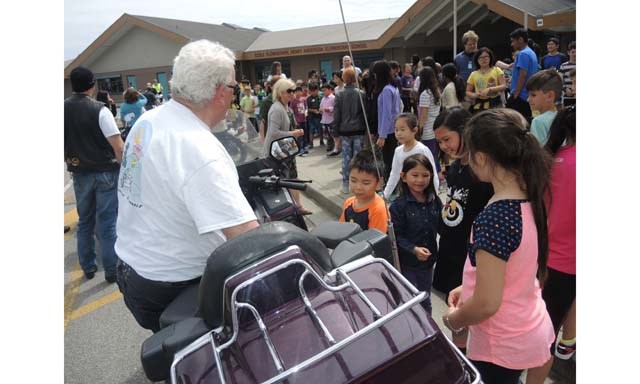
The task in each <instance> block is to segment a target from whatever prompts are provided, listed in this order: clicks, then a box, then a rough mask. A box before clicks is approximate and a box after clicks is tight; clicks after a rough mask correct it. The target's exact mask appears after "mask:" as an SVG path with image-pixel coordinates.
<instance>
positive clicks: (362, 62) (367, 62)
mask: <svg viewBox="0 0 640 384" xmlns="http://www.w3.org/2000/svg"><path fill="white" fill-rule="evenodd" d="M353 56H354V59H355V60H353V61H354V63H353V65H355V66H356V67H358V68H360V69H361V70H362V71H363V72H364V70H365V69H368V68H369V67H370V66H371V64H373V62H374V61H378V60H382V59H384V53H382V52H362V53H360V52H356V53H354V54H353ZM340 68H342V57H340Z"/></svg>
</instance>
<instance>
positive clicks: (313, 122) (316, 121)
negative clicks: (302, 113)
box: [307, 116, 324, 146]
mask: <svg viewBox="0 0 640 384" xmlns="http://www.w3.org/2000/svg"><path fill="white" fill-rule="evenodd" d="M321 119H322V116H309V117H308V118H307V127H308V128H309V138H310V144H311V146H313V135H314V134H315V133H318V137H320V142H321V143H322V142H324V140H323V138H322V126H321V125H320V120H321Z"/></svg>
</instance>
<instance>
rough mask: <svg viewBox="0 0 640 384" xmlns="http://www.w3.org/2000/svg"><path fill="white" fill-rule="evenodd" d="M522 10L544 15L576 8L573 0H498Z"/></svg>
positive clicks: (531, 13)
mask: <svg viewBox="0 0 640 384" xmlns="http://www.w3.org/2000/svg"><path fill="white" fill-rule="evenodd" d="M499 1H500V2H501V3H504V4H507V5H509V6H511V7H513V8H515V9H518V10H520V11H522V12H527V13H528V14H530V15H532V16H544V15H550V14H554V13H561V12H568V11H575V10H576V1H575V0H536V1H531V0H499Z"/></svg>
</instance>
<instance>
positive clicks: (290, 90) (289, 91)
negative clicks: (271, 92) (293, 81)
mask: <svg viewBox="0 0 640 384" xmlns="http://www.w3.org/2000/svg"><path fill="white" fill-rule="evenodd" d="M295 91H296V90H295V88H294V89H291V88H289V89H287V93H293V92H295Z"/></svg>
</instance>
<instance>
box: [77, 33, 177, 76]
mask: <svg viewBox="0 0 640 384" xmlns="http://www.w3.org/2000/svg"><path fill="white" fill-rule="evenodd" d="M180 48H182V45H181V44H178V43H176V42H174V41H172V40H169V39H167V38H165V37H163V36H161V35H159V34H157V33H154V32H150V31H147V30H146V29H142V28H140V27H133V28H132V29H131V30H130V31H129V32H127V33H125V34H124V35H123V36H122V38H120V39H119V40H118V41H117V42H116V43H114V44H113V45H112V46H111V47H109V48H107V50H106V51H105V52H104V53H103V54H102V55H98V56H97V57H95V58H94V60H92V61H91V62H87V63H85V65H86V66H87V67H89V68H91V69H92V70H93V71H94V72H95V73H112V72H116V71H122V70H130V69H135V68H156V67H171V65H172V64H173V59H174V58H175V57H176V55H177V54H178V52H179V51H180Z"/></svg>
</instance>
